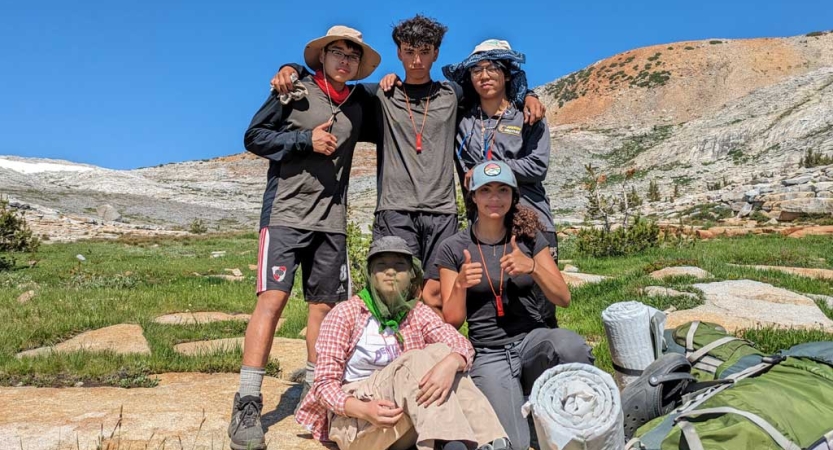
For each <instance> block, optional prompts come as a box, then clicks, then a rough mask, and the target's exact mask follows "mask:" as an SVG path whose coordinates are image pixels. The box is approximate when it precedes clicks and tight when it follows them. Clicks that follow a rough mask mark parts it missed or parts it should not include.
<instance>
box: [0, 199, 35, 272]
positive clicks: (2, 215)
mask: <svg viewBox="0 0 833 450" xmlns="http://www.w3.org/2000/svg"><path fill="white" fill-rule="evenodd" d="M39 245H40V239H38V238H37V236H35V235H34V234H33V233H32V230H30V229H29V225H28V224H27V223H26V219H24V218H23V216H22V215H20V214H18V213H17V211H14V210H12V209H11V208H10V207H9V202H8V201H7V200H3V199H0V253H6V254H5V255H0V270H8V269H10V268H11V267H13V266H14V261H15V260H14V257H13V256H12V255H11V254H10V253H14V252H30V253H31V252H35V251H37V249H38V246H39Z"/></svg>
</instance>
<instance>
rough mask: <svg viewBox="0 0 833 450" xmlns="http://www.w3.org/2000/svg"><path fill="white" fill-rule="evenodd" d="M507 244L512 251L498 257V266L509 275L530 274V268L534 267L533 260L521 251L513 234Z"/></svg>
mask: <svg viewBox="0 0 833 450" xmlns="http://www.w3.org/2000/svg"><path fill="white" fill-rule="evenodd" d="M509 244H510V245H511V246H512V253H509V254H508V255H504V256H503V258H500V268H501V269H503V270H504V271H506V273H508V274H509V276H510V277H514V276H516V275H530V274H532V269H534V268H535V265H534V261H532V258H530V257H529V256H526V255H525V254H524V253H523V252H522V251H521V249H520V248H519V247H518V243H517V241H516V240H515V236H514V235H513V236H512V239H511V240H510V241H509Z"/></svg>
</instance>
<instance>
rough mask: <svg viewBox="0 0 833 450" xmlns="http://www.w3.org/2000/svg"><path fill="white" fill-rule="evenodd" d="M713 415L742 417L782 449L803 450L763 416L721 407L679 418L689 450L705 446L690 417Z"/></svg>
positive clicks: (686, 413) (683, 415) (690, 413)
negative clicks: (690, 421) (689, 419)
mask: <svg viewBox="0 0 833 450" xmlns="http://www.w3.org/2000/svg"><path fill="white" fill-rule="evenodd" d="M711 414H716V415H723V414H736V415H739V416H741V417H744V418H746V419H747V420H749V421H750V422H752V423H754V424H755V425H757V426H758V427H759V428H761V429H762V430H764V432H765V433H767V434H768V435H769V437H771V438H772V440H773V441H775V443H776V444H778V446H779V447H781V448H782V449H784V450H801V447H800V446H799V445H798V444H796V443H795V442H793V441H791V440H789V439H788V438H787V437H786V436H784V435H783V434H781V432H780V431H778V430H777V429H776V428H775V427H773V426H772V425H771V424H770V423H769V422H767V421H766V419H764V418H762V417H761V416H759V415H756V414H753V413H751V412H748V411H741V410H739V409H736V408H731V407H727V406H724V407H720V408H706V409H701V410H698V411H689V412H685V413H682V414H680V415H679V416H677V420H678V422H677V426H679V427H680V428H681V429H682V431H683V435H684V436H685V438H686V441H687V442H688V445H689V448H691V450H700V449H702V448H703V444H702V443H700V438H699V436H697V431H696V430H695V429H694V427H693V426H691V424H690V423H688V420H687V419H688V418H690V417H697V416H702V415H711ZM682 423H685V424H687V426H683V425H680V424H682ZM686 430H688V431H686ZM692 440H694V441H695V442H692ZM697 445H699V447H697Z"/></svg>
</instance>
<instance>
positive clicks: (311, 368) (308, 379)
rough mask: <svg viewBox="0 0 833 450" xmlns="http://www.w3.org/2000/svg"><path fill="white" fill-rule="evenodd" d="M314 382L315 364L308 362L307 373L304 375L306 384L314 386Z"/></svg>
mask: <svg viewBox="0 0 833 450" xmlns="http://www.w3.org/2000/svg"><path fill="white" fill-rule="evenodd" d="M313 381H315V363H311V362H309V361H307V373H306V375H304V382H305V383H307V384H309V385H312V382H313Z"/></svg>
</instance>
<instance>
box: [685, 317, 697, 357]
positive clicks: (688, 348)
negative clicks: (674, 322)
mask: <svg viewBox="0 0 833 450" xmlns="http://www.w3.org/2000/svg"><path fill="white" fill-rule="evenodd" d="M699 326H700V321H699V320H695V321H694V322H691V326H690V327H689V328H688V333H686V335H685V355H686V357H688V354H689V353H690V352H693V351H694V333H696V332H697V327H699Z"/></svg>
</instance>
